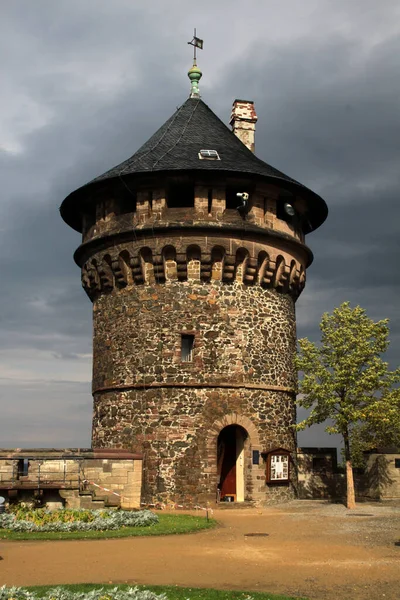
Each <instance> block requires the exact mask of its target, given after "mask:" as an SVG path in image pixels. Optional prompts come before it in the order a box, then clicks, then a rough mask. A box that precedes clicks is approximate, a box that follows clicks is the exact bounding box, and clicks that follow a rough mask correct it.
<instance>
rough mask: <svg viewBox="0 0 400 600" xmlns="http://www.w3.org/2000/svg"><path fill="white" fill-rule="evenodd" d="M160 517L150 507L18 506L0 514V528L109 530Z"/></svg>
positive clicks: (145, 524)
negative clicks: (124, 508)
mask: <svg viewBox="0 0 400 600" xmlns="http://www.w3.org/2000/svg"><path fill="white" fill-rule="evenodd" d="M158 522H159V518H158V516H157V515H155V514H154V513H152V512H150V511H149V510H140V511H135V512H126V511H123V510H113V509H110V510H85V509H78V510H70V509H62V510H53V511H50V510H46V509H43V508H41V509H36V510H30V509H26V508H17V509H15V510H14V511H12V512H11V513H5V514H2V515H0V529H7V530H10V531H20V532H24V531H27V532H29V531H109V530H115V529H121V528H123V527H150V526H151V525H156V524H157V523H158ZM0 600H1V597H0Z"/></svg>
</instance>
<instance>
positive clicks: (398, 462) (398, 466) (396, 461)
mask: <svg viewBox="0 0 400 600" xmlns="http://www.w3.org/2000/svg"><path fill="white" fill-rule="evenodd" d="M394 467H395V469H400V458H395V459H394Z"/></svg>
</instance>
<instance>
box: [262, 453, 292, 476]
mask: <svg viewBox="0 0 400 600" xmlns="http://www.w3.org/2000/svg"><path fill="white" fill-rule="evenodd" d="M266 459H267V473H266V476H267V483H280V482H287V481H289V479H290V452H289V450H286V449H285V448H276V449H275V450H270V451H269V452H267V453H266Z"/></svg>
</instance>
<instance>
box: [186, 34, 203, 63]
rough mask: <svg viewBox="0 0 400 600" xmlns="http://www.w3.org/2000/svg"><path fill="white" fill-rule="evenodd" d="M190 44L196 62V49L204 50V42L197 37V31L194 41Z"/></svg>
mask: <svg viewBox="0 0 400 600" xmlns="http://www.w3.org/2000/svg"><path fill="white" fill-rule="evenodd" d="M188 44H190V45H191V46H193V59H194V61H195V62H196V49H197V48H200V50H203V40H201V39H200V38H198V37H196V29H195V30H194V35H193V39H192V41H191V42H188Z"/></svg>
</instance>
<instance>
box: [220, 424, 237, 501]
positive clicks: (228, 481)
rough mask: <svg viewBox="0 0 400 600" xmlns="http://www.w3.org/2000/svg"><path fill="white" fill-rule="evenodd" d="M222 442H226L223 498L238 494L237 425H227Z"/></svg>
mask: <svg viewBox="0 0 400 600" xmlns="http://www.w3.org/2000/svg"><path fill="white" fill-rule="evenodd" d="M220 443H221V444H224V454H223V462H222V465H221V479H220V489H221V500H223V498H224V496H231V495H236V427H235V426H234V425H231V426H229V427H225V429H223V430H222V431H221V433H220Z"/></svg>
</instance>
